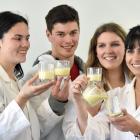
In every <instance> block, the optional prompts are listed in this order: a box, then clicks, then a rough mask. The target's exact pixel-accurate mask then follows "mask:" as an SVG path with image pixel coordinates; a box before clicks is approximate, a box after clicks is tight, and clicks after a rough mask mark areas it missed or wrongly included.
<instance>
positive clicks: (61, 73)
mask: <svg viewBox="0 0 140 140" xmlns="http://www.w3.org/2000/svg"><path fill="white" fill-rule="evenodd" d="M55 75H56V76H57V77H64V78H66V77H67V76H69V75H70V61H68V60H57V61H56V64H55Z"/></svg>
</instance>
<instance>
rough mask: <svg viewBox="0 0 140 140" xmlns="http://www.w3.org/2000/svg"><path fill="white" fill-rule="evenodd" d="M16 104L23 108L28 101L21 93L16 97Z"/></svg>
mask: <svg viewBox="0 0 140 140" xmlns="http://www.w3.org/2000/svg"><path fill="white" fill-rule="evenodd" d="M15 100H16V102H17V104H18V105H19V106H20V107H21V108H22V109H23V108H24V107H25V105H26V102H27V101H28V98H27V97H25V96H23V95H22V94H21V93H19V95H18V96H17V97H16V99H15Z"/></svg>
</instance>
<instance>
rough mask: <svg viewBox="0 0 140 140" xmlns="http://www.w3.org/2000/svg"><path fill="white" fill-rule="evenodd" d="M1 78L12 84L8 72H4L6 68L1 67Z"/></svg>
mask: <svg viewBox="0 0 140 140" xmlns="http://www.w3.org/2000/svg"><path fill="white" fill-rule="evenodd" d="M0 77H1V78H2V79H3V80H4V81H6V82H10V81H11V79H10V77H9V76H8V74H7V72H6V71H5V70H4V68H3V67H2V66H1V65H0Z"/></svg>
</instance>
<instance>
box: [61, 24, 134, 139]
mask: <svg viewBox="0 0 140 140" xmlns="http://www.w3.org/2000/svg"><path fill="white" fill-rule="evenodd" d="M125 38H126V33H125V31H124V30H123V28H122V27H121V26H120V25H118V24H116V23H106V24H103V25H101V26H100V27H99V28H97V30H96V31H95V33H94V35H93V37H92V39H91V42H90V47H89V53H88V60H87V63H86V68H87V67H101V68H102V69H103V74H102V79H103V87H104V89H105V90H106V91H108V90H110V89H113V88H115V87H123V86H124V85H125V84H128V83H129V82H130V81H131V76H132V74H131V72H130V71H129V70H128V68H127V66H126V63H125ZM75 83H76V84H77V83H80V85H81V87H82V88H85V86H86V84H87V77H86V76H85V75H82V76H80V77H78V78H77V79H76V80H75V81H74V82H73V84H74V85H75ZM81 83H82V84H81ZM75 87H76V86H75ZM78 88H80V87H79V86H77V89H78ZM75 92H77V91H75ZM72 97H73V103H74V105H75V109H76V112H77V114H76V115H77V117H78V118H79V119H78V122H79V123H78V124H79V127H80V131H81V132H80V133H82V134H84V132H85V129H86V127H85V126H86V125H87V121H86V120H87V117H88V115H87V116H86V115H82V114H81V112H84V111H85V110H87V111H88V112H89V113H90V114H91V115H92V116H94V115H96V114H97V113H98V112H99V110H100V109H101V108H100V107H101V104H98V105H97V106H95V107H91V106H89V105H87V104H86V105H85V102H84V101H83V100H82V98H81V100H80V99H79V96H78V100H77V95H76V94H74V95H73V96H72ZM79 102H80V103H81V104H82V106H83V107H80V108H79V106H78V105H77V104H78V103H79ZM81 109H83V111H81ZM72 110H73V109H72ZM67 114H68V115H67V116H65V120H64V123H63V124H64V125H63V128H64V129H63V130H64V133H65V137H66V139H67V138H69V134H70V133H73V131H74V130H75V129H73V127H74V125H76V124H75V123H76V120H77V117H76V116H75V117H72V118H73V119H74V120H72V119H70V117H71V115H70V114H71V113H70V111H69V112H68V113H67ZM84 116H85V117H84ZM83 120H85V121H83ZM70 122H74V123H73V125H72V123H71V127H69V126H68V124H69V123H70ZM81 138H82V135H81Z"/></svg>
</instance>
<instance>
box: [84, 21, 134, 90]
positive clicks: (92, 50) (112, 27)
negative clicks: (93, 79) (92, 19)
mask: <svg viewBox="0 0 140 140" xmlns="http://www.w3.org/2000/svg"><path fill="white" fill-rule="evenodd" d="M104 32H113V33H115V34H116V35H117V36H119V37H120V38H121V39H122V41H123V42H124V44H125V39H126V32H125V31H124V29H123V28H122V27H121V26H120V25H118V24H116V23H113V22H111V23H105V24H103V25H101V26H100V27H98V28H97V29H96V31H95V33H94V35H93V37H92V38H91V41H90V45H89V51H88V58H87V62H86V67H85V68H87V67H102V65H101V64H100V62H99V60H98V58H97V53H96V46H97V39H98V37H99V36H100V35H101V34H102V33H104ZM122 67H123V71H125V73H126V74H127V75H128V77H129V78H130V79H131V78H132V74H131V72H130V71H129V69H128V67H127V66H126V62H125V56H124V59H123V62H122ZM102 69H103V75H102V78H103V82H104V88H105V90H106V91H107V90H109V86H108V84H107V82H106V78H105V69H104V67H102Z"/></svg>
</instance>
